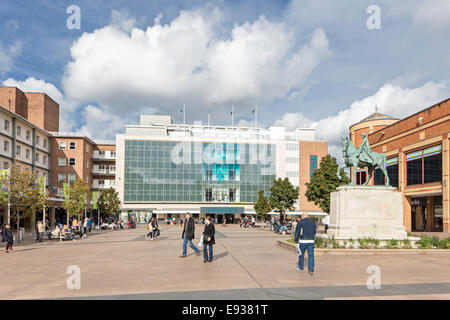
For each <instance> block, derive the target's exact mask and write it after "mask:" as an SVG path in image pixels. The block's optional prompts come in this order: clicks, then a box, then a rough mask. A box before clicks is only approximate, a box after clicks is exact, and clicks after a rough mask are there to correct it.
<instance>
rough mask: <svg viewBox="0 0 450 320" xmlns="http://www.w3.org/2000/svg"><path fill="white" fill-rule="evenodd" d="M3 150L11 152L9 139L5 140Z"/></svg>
mask: <svg viewBox="0 0 450 320" xmlns="http://www.w3.org/2000/svg"><path fill="white" fill-rule="evenodd" d="M3 151H5V152H9V141H4V142H3Z"/></svg>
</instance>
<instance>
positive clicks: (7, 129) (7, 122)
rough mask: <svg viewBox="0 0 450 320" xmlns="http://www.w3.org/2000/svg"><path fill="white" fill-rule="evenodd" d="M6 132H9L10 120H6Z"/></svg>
mask: <svg viewBox="0 0 450 320" xmlns="http://www.w3.org/2000/svg"><path fill="white" fill-rule="evenodd" d="M4 128H5V131H9V120H5V127H4Z"/></svg>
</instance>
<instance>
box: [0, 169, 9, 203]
mask: <svg viewBox="0 0 450 320" xmlns="http://www.w3.org/2000/svg"><path fill="white" fill-rule="evenodd" d="M0 181H1V184H0V197H1V198H6V197H8V169H1V170H0Z"/></svg>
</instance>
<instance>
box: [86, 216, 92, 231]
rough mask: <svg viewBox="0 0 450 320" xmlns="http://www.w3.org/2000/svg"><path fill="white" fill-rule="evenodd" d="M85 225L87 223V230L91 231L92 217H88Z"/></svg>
mask: <svg viewBox="0 0 450 320" xmlns="http://www.w3.org/2000/svg"><path fill="white" fill-rule="evenodd" d="M87 225H88V231H89V232H91V231H92V219H91V218H88V222H87Z"/></svg>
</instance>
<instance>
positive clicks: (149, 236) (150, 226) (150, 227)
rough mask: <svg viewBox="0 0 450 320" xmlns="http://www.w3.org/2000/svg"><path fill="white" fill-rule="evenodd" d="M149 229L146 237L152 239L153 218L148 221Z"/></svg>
mask: <svg viewBox="0 0 450 320" xmlns="http://www.w3.org/2000/svg"><path fill="white" fill-rule="evenodd" d="M147 230H148V233H147V237H146V238H150V240H153V228H152V220H150V221H149V222H148V225H147Z"/></svg>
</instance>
